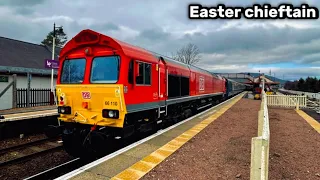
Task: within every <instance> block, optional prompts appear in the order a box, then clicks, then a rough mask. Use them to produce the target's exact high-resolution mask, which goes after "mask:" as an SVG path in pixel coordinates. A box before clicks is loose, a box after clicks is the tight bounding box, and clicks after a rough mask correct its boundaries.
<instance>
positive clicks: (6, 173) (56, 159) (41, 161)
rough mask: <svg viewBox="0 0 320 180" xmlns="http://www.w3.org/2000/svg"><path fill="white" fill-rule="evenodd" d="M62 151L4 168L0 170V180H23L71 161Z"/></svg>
mask: <svg viewBox="0 0 320 180" xmlns="http://www.w3.org/2000/svg"><path fill="white" fill-rule="evenodd" d="M72 159H73V157H71V156H70V155H68V154H67V153H66V152H65V151H64V150H57V151H55V152H50V153H46V154H44V155H41V156H39V157H36V158H34V159H32V160H30V161H26V162H21V163H19V164H14V165H11V166H5V167H3V168H2V169H1V170H0V172H1V173H0V179H1V180H7V179H10V180H11V179H23V178H27V177H29V176H32V175H34V174H37V173H40V172H42V171H44V170H47V169H50V168H52V167H55V166H57V165H59V164H62V163H64V162H67V161H70V160H72Z"/></svg>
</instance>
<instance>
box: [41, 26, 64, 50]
mask: <svg viewBox="0 0 320 180" xmlns="http://www.w3.org/2000/svg"><path fill="white" fill-rule="evenodd" d="M54 33H55V37H56V40H55V46H56V47H59V48H62V47H63V46H64V44H65V43H66V42H67V40H68V37H67V35H66V34H65V33H64V31H63V30H62V28H59V29H58V30H55V32H54V31H51V32H49V33H48V35H47V37H46V38H45V39H44V40H43V41H42V42H41V45H47V46H52V44H53V35H54Z"/></svg>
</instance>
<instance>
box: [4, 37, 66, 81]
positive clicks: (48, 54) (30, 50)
mask: <svg viewBox="0 0 320 180" xmlns="http://www.w3.org/2000/svg"><path fill="white" fill-rule="evenodd" d="M59 52H60V48H56V49H55V54H56V56H55V59H58V56H57V55H58V54H59ZM51 58H52V47H49V46H45V45H40V44H34V43H29V42H24V41H20V40H15V39H10V38H6V37H1V36H0V72H2V73H18V74H19V73H22V74H25V73H31V74H42V75H49V74H51V70H50V69H46V68H45V67H44V62H45V59H51ZM56 73H57V71H56V70H55V74H56Z"/></svg>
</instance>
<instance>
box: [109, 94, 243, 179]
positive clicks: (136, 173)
mask: <svg viewBox="0 0 320 180" xmlns="http://www.w3.org/2000/svg"><path fill="white" fill-rule="evenodd" d="M243 96H244V94H242V95H240V96H239V97H237V98H235V99H234V100H232V101H231V102H230V103H229V104H227V105H225V106H224V107H223V108H221V109H220V110H219V111H217V112H216V113H215V114H213V115H212V116H210V117H208V118H207V119H205V120H203V121H201V122H200V123H199V124H197V125H195V126H194V127H192V128H191V129H189V130H188V131H186V132H184V133H182V134H181V135H180V136H178V137H176V138H175V139H173V140H171V141H170V142H168V143H167V144H165V145H164V146H162V147H161V148H159V149H158V150H156V151H154V152H153V153H151V154H150V155H148V156H146V157H144V158H143V159H142V160H140V161H139V162H137V163H135V164H133V165H132V166H131V167H129V168H127V169H125V170H124V171H122V172H120V173H119V174H117V175H116V176H114V177H113V178H111V179H114V180H125V179H140V178H141V177H143V176H144V175H146V174H147V173H148V172H149V171H150V170H152V169H153V168H154V167H156V166H157V165H158V164H160V163H161V162H162V161H163V160H165V159H166V158H167V157H169V156H170V155H171V154H173V153H174V152H175V151H176V150H178V149H179V148H180V147H181V146H182V145H184V144H185V143H186V142H187V141H189V140H190V139H191V138H192V137H194V136H195V135H196V134H198V133H199V132H200V131H202V130H203V129H204V128H205V127H207V126H208V125H209V124H210V123H212V122H213V121H214V120H216V119H217V118H218V117H219V116H221V115H222V114H223V113H225V112H226V111H227V110H228V109H230V108H231V107H232V106H233V105H234V104H235V103H237V102H238V101H239V100H240V99H241V98H242V97H243Z"/></svg>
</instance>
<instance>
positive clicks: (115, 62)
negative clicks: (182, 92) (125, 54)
mask: <svg viewBox="0 0 320 180" xmlns="http://www.w3.org/2000/svg"><path fill="white" fill-rule="evenodd" d="M119 64H120V62H119V56H107V57H96V58H94V59H93V60H92V67H91V76H90V82H91V83H116V82H117V81H118V78H119Z"/></svg>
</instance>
